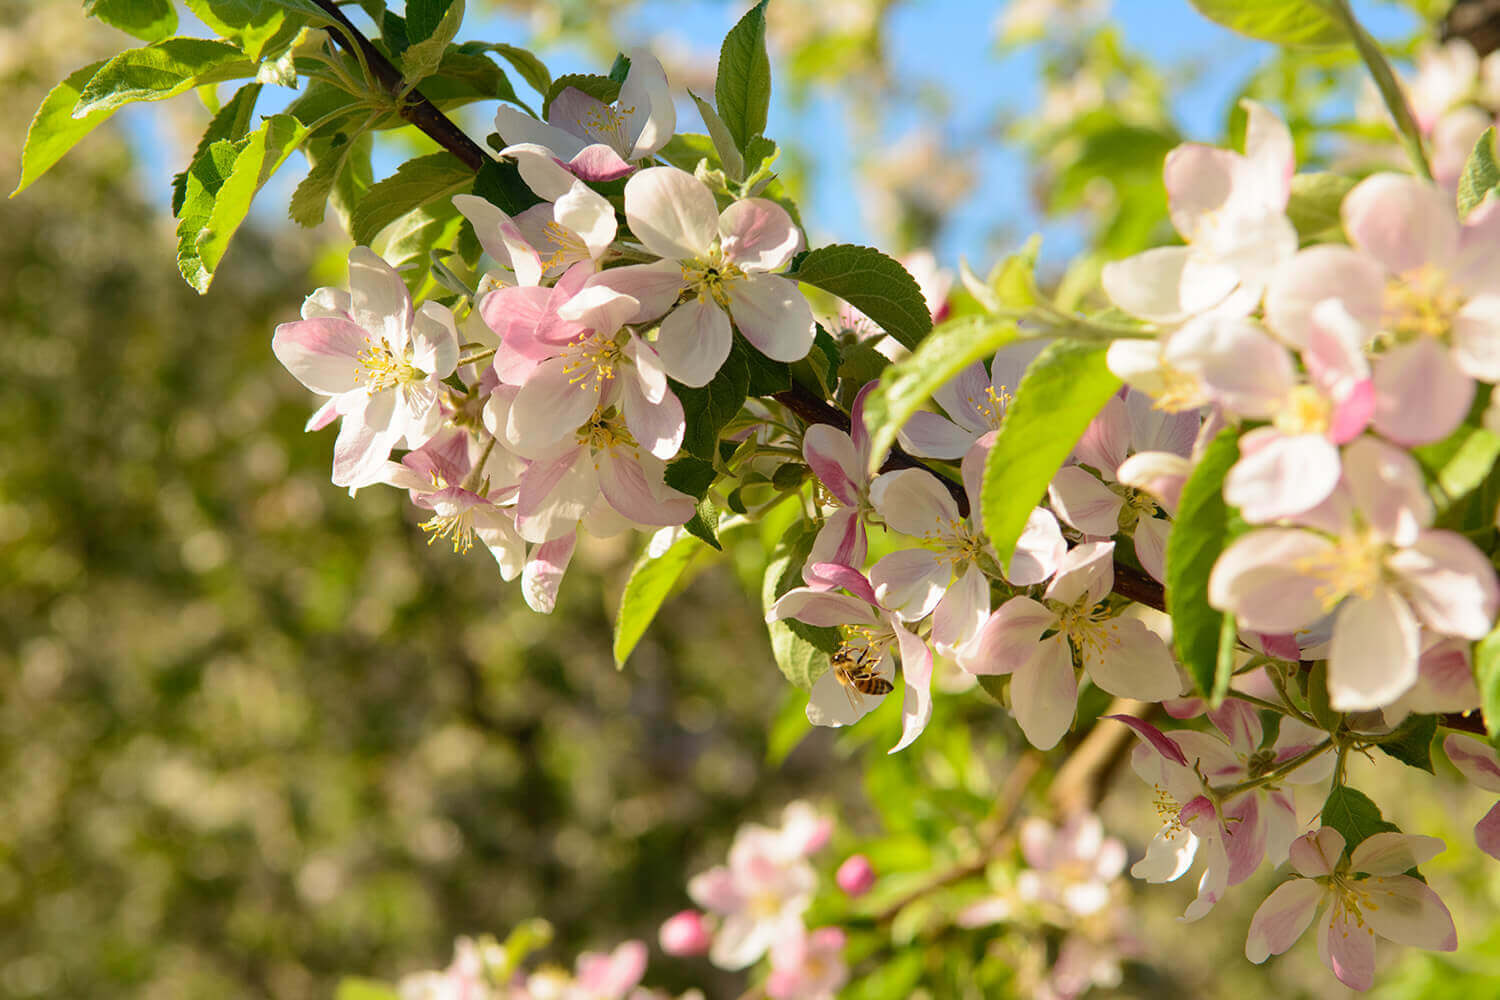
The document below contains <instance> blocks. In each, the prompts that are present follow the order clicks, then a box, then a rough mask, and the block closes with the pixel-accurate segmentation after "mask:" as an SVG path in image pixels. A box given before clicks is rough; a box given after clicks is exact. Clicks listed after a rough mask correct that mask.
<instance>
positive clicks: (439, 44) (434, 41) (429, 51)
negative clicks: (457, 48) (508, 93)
mask: <svg viewBox="0 0 1500 1000" xmlns="http://www.w3.org/2000/svg"><path fill="white" fill-rule="evenodd" d="M417 5H418V6H419V7H421V8H426V11H425V16H426V19H425V20H424V21H423V24H422V27H423V28H424V29H427V30H426V32H425V33H422V34H419V33H418V32H417V30H416V29H415V28H414V27H413V23H412V21H411V13H412V10H411V9H412V4H410V3H409V4H407V8H406V13H407V22H406V34H407V41H408V45H407V49H406V51H405V52H403V53H401V69H402V76H403V77H404V78H405V81H406V84H405V85H406V86H407V87H414V86H416V85H417V84H418V83H420V82H421V81H422V80H425V79H427V78H428V77H429V76H431V75H432V74H433V73H435V72H437V68H438V65H439V64H440V63H442V61H443V53H445V52H446V51H448V43H449V42H451V41H453V39H454V36H456V35H457V34H458V29H459V27H460V26H462V25H463V23H464V0H427V2H425V3H423V2H419V3H418V4H417ZM438 7H442V8H443V11H442V15H441V17H435V16H434V11H435V10H436V9H437V8H438ZM428 20H432V21H433V22H434V23H432V24H431V25H430V26H429V25H428V23H427V21H428ZM486 62H488V60H486ZM512 96H514V95H512Z"/></svg>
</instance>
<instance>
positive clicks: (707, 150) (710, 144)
mask: <svg viewBox="0 0 1500 1000" xmlns="http://www.w3.org/2000/svg"><path fill="white" fill-rule="evenodd" d="M656 155H657V156H658V157H660V158H661V159H662V160H663V161H664V162H666V163H669V164H671V165H672V166H674V167H676V168H677V169H679V170H686V171H687V172H688V173H692V172H693V171H695V170H697V169H698V164H699V163H700V162H701V161H703V160H707V161H708V165H709V167H710V168H712V167H722V166H723V164H721V163H720V162H719V154H718V152H717V150H716V149H715V148H714V141H713V139H711V138H710V137H708V136H706V135H699V134H698V133H696V132H678V133H677V134H676V135H674V136H672V138H670V139H668V140H667V144H666V145H665V146H663V147H662V148H661V149H659V150H657V152H656Z"/></svg>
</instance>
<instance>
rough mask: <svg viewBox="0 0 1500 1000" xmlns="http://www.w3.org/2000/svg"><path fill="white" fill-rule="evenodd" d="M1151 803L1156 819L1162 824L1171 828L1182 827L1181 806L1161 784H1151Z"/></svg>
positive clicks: (1179, 828) (1178, 828)
mask: <svg viewBox="0 0 1500 1000" xmlns="http://www.w3.org/2000/svg"><path fill="white" fill-rule="evenodd" d="M1151 805H1152V806H1153V807H1154V808H1155V809H1156V817H1157V819H1159V820H1161V821H1162V825H1164V826H1166V827H1168V828H1169V829H1172V830H1181V829H1182V806H1180V805H1178V804H1177V800H1176V799H1174V798H1173V797H1172V793H1171V792H1169V791H1167V790H1166V788H1164V787H1162V786H1161V785H1152V786H1151Z"/></svg>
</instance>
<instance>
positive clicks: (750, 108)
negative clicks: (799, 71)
mask: <svg viewBox="0 0 1500 1000" xmlns="http://www.w3.org/2000/svg"><path fill="white" fill-rule="evenodd" d="M766 3H767V0H761V2H760V3H758V4H756V5H755V6H754V7H751V8H750V10H749V11H747V12H746V13H745V16H744V17H742V18H740V20H739V23H738V24H736V25H735V26H734V27H733V28H730V29H729V34H728V35H725V36H724V44H723V45H722V46H721V47H720V48H719V70H718V74H717V76H716V77H715V78H714V103H715V104H716V105H717V106H718V109H719V117H720V118H722V119H723V120H724V126H725V127H726V128H727V129H729V134H730V135H732V136H733V137H734V144H735V146H737V147H738V148H739V150H740V152H741V153H744V152H745V151H746V150H748V149H749V146H750V140H751V139H754V138H755V137H756V136H758V135H760V134H762V133H763V132H765V130H766V115H767V113H768V112H769V110H770V107H771V58H770V56H769V55H767V54H766Z"/></svg>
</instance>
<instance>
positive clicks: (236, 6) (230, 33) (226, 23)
mask: <svg viewBox="0 0 1500 1000" xmlns="http://www.w3.org/2000/svg"><path fill="white" fill-rule="evenodd" d="M184 2H185V3H186V4H187V7H188V10H190V11H192V12H193V13H194V14H196V15H197V16H198V19H199V20H200V21H202V22H203V23H204V24H206V25H208V26H209V28H211V29H212V30H213V31H215V32H216V33H217V34H218V35H219V37H221V38H223V39H225V40H227V41H231V42H233V43H235V44H236V45H238V46H239V47H240V48H241V49H242V50H243V51H244V53H245V55H247V56H249V57H250V58H251V59H254V60H255V61H257V62H259V61H260V60H261V59H263V58H265V56H267V55H268V54H271V53H274V52H277V51H279V50H281V49H283V48H285V47H286V46H287V45H290V44H291V42H292V40H293V39H294V38H296V37H297V32H298V31H299V30H300V29H301V28H302V25H304V24H306V23H307V21H308V16H307V15H306V14H300V15H299V14H292V13H290V12H289V11H288V10H287V9H286V8H284V7H282V6H280V5H278V4H276V3H274V2H273V3H265V2H263V0H184ZM314 10H316V11H317V13H316V14H315V15H314V18H315V20H314V23H322V22H324V21H326V20H327V19H328V15H327V14H325V13H323V12H322V11H321V10H317V8H314Z"/></svg>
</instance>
